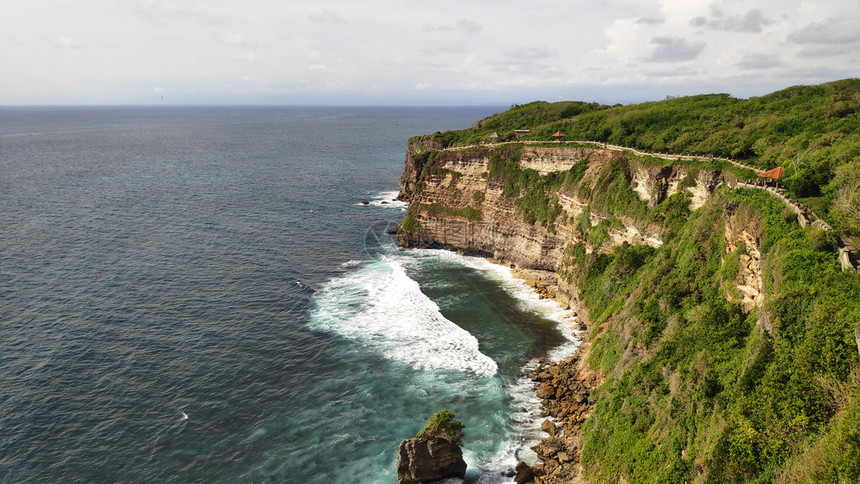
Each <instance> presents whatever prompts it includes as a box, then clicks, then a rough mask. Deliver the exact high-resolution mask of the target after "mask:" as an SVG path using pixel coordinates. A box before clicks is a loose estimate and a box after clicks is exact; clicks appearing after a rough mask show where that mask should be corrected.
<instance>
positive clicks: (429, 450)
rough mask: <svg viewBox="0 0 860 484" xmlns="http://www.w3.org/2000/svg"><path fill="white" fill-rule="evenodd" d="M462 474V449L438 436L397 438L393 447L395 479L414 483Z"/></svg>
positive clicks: (464, 469)
mask: <svg viewBox="0 0 860 484" xmlns="http://www.w3.org/2000/svg"><path fill="white" fill-rule="evenodd" d="M465 475H466V461H464V460H463V451H462V449H460V446H459V445H457V444H456V443H455V442H453V441H451V440H448V439H445V438H441V437H414V438H411V439H406V440H404V441H403V442H400V448H399V449H398V451H397V482H398V483H399V484H417V483H419V482H428V481H436V480H439V479H446V478H449V477H457V478H460V479H462V478H463V477H464V476H465Z"/></svg>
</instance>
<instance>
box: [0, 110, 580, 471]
mask: <svg viewBox="0 0 860 484" xmlns="http://www.w3.org/2000/svg"><path fill="white" fill-rule="evenodd" d="M494 111H497V109H493V108H297V107H289V108H280V107H279V108H274V107H272V108H264V107H236V108H225V107H217V108H216V107H200V108H197V107H193V108H192V107H183V108H103V107H102V108H84V107H77V108H0V480H2V481H4V482H161V481H166V482H303V483H304V482H318V483H330V482H350V483H354V482H380V483H392V482H396V475H395V469H394V463H395V460H396V449H397V444H398V443H399V442H400V441H401V440H402V439H404V438H407V437H410V436H412V435H414V434H415V433H416V432H417V431H418V430H419V429H420V428H421V427H422V425H423V422H424V420H425V419H426V418H427V417H429V416H430V415H432V414H433V413H434V412H436V411H437V410H440V409H442V408H449V409H451V410H454V411H455V412H456V413H457V416H458V418H461V419H462V420H463V421H464V423H465V425H466V437H465V439H464V447H465V449H466V454H465V455H466V459H467V463H468V464H469V472H468V474H467V477H468V478H469V480H472V481H477V482H510V480H511V479H510V478H509V477H505V476H504V473H505V471H507V470H509V469H510V468H511V467H512V466H513V465H514V464H515V463H516V459H517V458H525V457H524V455H525V454H527V453H528V451H527V450H526V448H527V446H528V441H529V439H533V438H534V429H535V427H536V425H537V423H539V420H538V419H537V417H536V415H535V413H536V411H537V409H536V403H535V401H534V398H533V396H532V395H531V393H530V391H529V386H528V381H527V379H526V378H525V377H524V376H523V375H524V368H525V367H527V366H528V365H529V364H530V362H532V363H533V360H534V358H535V357H537V356H539V355H541V354H543V353H545V352H546V351H548V350H550V349H553V348H558V347H560V346H564V345H569V344H570V340H569V339H568V338H566V337H565V336H564V335H563V334H562V330H561V329H560V327H559V325H558V324H557V323H556V322H555V320H554V319H553V318H556V319H558V318H557V316H558V315H557V314H556V313H553V311H554V310H553V309H552V307H551V306H548V305H546V304H544V303H541V302H539V301H536V300H534V299H529V298H530V297H533V296H531V295H529V294H526V293H524V292H522V288H521V287H520V285H517V283H516V282H514V281H512V280H511V279H510V278H509V276H508V275H507V274H506V273H505V271H504V269H502V268H499V267H496V266H493V265H491V264H489V263H487V262H485V261H482V260H477V259H472V258H466V257H461V256H457V255H455V254H451V253H447V252H440V251H424V250H410V251H406V250H401V249H398V248H396V247H395V245H394V244H393V243H392V241H391V240H390V238H389V237H388V235H387V234H386V229H387V228H390V227H391V226H393V224H396V223H397V222H398V221H399V219H400V218H402V216H403V208H402V206H401V205H402V204H398V203H394V202H392V201H391V198H392V197H393V196H394V195H395V194H396V190H397V182H398V179H399V176H400V173H401V170H402V166H403V158H404V154H405V148H406V140H407V139H408V137H409V136H412V135H416V134H424V133H432V132H435V131H442V130H446V129H455V128H463V127H467V126H469V125H470V124H471V123H473V122H474V121H475V120H477V119H480V118H482V117H484V116H486V115H488V114H490V113H492V112H494ZM363 199H367V200H369V201H370V202H371V203H369V204H367V205H364V204H362V203H361V201H362V200H363ZM383 202H385V203H383ZM518 291H519V292H518Z"/></svg>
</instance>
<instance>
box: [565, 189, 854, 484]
mask: <svg viewBox="0 0 860 484" xmlns="http://www.w3.org/2000/svg"><path fill="white" fill-rule="evenodd" d="M728 215H733V216H735V217H737V218H738V219H739V222H738V223H746V224H747V226H750V224H757V226H758V229H757V230H759V231H760V234H761V240H762V243H761V247H760V250H761V252H762V257H763V261H764V263H765V269H764V292H765V301H766V302H765V304H764V307H763V308H762V310H761V311H752V312H750V313H744V312H743V310H742V309H741V307H740V305H739V304H736V303H732V302H729V301H728V300H726V299H725V297H724V296H723V294H724V292H723V289H724V288H725V287H734V286H735V278H736V277H737V274H738V269H739V266H738V259H739V257H740V255H741V254H743V253H745V251H746V250H748V248H746V247H745V246H739V247H737V248H736V249H735V250H734V251H727V248H726V245H725V244H726V243H725V236H724V233H723V227H724V223H723V220H724V219H725V217H726V216H728ZM791 215H793V214H790V213H789V212H788V211H787V210H786V209H785V206H784V205H783V204H782V203H781V202H779V201H778V200H776V199H774V198H772V197H770V196H769V195H767V194H765V193H762V192H760V191H758V190H736V191H731V192H729V191H725V190H724V191H722V192H718V193H717V194H716V195H715V196H714V197H713V198H712V200H711V201H710V203H708V204H707V205H706V206H705V207H703V208H701V209H699V210H697V211H695V212H690V211H689V209H688V206H687V204H686V200H685V199H684V197H683V196H674V197H669V199H667V200H665V201H664V202H663V203H662V204H661V205H660V206H658V207H657V209H656V210H654V211H653V212H652V213H651V214H648V216H649V218H650V220H652V221H656V222H659V223H662V224H664V226H666V227H667V228H670V229H671V231H670V233H671V234H673V235H671V236H669V237H666V239H665V241H666V243H665V245H664V246H663V247H661V248H659V249H653V248H651V247H646V246H630V245H627V244H623V245H621V246H617V247H615V249H614V250H613V251H612V252H611V253H609V254H598V253H591V254H586V251H585V247H584V246H583V245H582V244H581V243H576V244H571V245H569V246H568V247H567V248H566V249H565V261H564V264H563V265H562V267H561V269H560V270H559V274H560V275H561V276H562V277H565V278H567V279H568V280H570V281H572V282H575V283H576V284H577V285H578V287H579V288H580V294H579V296H580V298H581V299H582V300H583V301H584V302H585V303H586V305H587V306H588V307H589V308H590V309H591V310H590V313H589V317H590V319H591V322H592V327H594V328H595V329H594V330H593V332H592V337H593V340H592V352H591V356H590V360H589V363H590V364H591V365H592V366H593V367H594V368H596V369H598V370H600V371H602V372H604V373H605V374H607V375H609V378H608V380H607V382H606V383H605V384H604V385H603V386H602V387H600V389H599V390H598V392H597V393H598V396H599V400H598V404H597V407H596V409H595V411H594V414H593V415H592V416H591V417H590V418H589V420H588V422H587V423H586V426H585V427H584V442H583V453H582V458H583V464H584V466H585V468H586V471H587V473H588V475H589V476H590V477H591V478H593V479H595V480H597V481H614V480H617V479H618V477H619V476H624V477H625V479H626V480H628V481H630V482H679V483H680V482H692V481H694V480H696V479H697V477H699V478H704V479H705V480H707V481H709V482H771V481H774V480H777V481H780V480H784V481H792V480H799V481H803V482H811V481H816V480H819V481H822V482H856V481H857V479H858V478H860V460H858V455H860V430H858V428H860V427H858V426H857V422H860V355H858V348H857V344H856V342H855V341H854V332H855V331H856V330H860V275H858V274H856V273H851V272H848V273H843V272H842V271H841V270H840V268H839V266H838V264H837V262H836V260H835V257H834V255H833V252H832V241H829V240H828V236H827V235H826V234H824V233H823V232H821V231H819V230H817V229H812V228H800V227H799V226H798V225H797V224H796V222H795V219H794V217H792V216H791ZM595 228H597V227H595ZM595 228H591V229H590V230H591V231H592V232H593V231H594V229H595ZM589 235H590V236H591V234H589Z"/></svg>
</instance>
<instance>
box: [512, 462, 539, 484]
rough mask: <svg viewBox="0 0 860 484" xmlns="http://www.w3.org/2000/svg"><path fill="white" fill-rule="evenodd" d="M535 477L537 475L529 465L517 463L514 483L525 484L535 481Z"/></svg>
mask: <svg viewBox="0 0 860 484" xmlns="http://www.w3.org/2000/svg"><path fill="white" fill-rule="evenodd" d="M534 477H535V473H534V471H532V468H531V467H529V465H528V464H526V463H525V462H523V461H519V462H517V474H516V475H515V476H514V482H516V483H517V484H523V483H525V482H529V481H530V480H532V479H534Z"/></svg>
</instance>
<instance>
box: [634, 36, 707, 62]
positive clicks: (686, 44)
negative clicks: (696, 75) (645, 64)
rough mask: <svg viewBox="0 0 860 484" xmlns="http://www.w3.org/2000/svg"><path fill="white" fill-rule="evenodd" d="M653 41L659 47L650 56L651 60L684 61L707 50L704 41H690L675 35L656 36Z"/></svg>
mask: <svg viewBox="0 0 860 484" xmlns="http://www.w3.org/2000/svg"><path fill="white" fill-rule="evenodd" d="M651 43H652V44H654V45H656V46H657V49H656V50H655V51H654V53H653V54H652V55H651V57H649V58H648V60H649V61H651V62H683V61H688V60H693V59H695V58H696V57H698V56H699V54H701V53H702V51H703V50H705V43H704V42H702V41H689V40H686V39H679V38H674V37H654V38H653V39H651Z"/></svg>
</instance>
